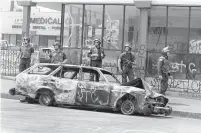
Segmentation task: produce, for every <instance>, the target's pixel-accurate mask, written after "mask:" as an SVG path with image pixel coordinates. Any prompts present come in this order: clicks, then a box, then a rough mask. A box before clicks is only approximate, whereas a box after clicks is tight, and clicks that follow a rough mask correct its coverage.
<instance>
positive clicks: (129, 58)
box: [118, 43, 135, 83]
mask: <svg viewBox="0 0 201 133" xmlns="http://www.w3.org/2000/svg"><path fill="white" fill-rule="evenodd" d="M131 49H132V47H131V46H130V44H129V43H127V44H126V45H125V51H124V52H123V53H122V54H121V55H120V57H119V59H118V69H119V72H120V73H122V83H126V82H127V77H128V78H129V81H132V80H134V73H133V64H135V56H134V54H133V53H132V52H131Z"/></svg>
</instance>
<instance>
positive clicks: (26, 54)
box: [17, 37, 34, 72]
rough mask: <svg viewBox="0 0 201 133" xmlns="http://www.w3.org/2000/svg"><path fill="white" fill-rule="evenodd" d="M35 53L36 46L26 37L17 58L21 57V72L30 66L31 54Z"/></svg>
mask: <svg viewBox="0 0 201 133" xmlns="http://www.w3.org/2000/svg"><path fill="white" fill-rule="evenodd" d="M33 53H34V48H33V47H32V46H31V45H30V38H29V37H24V38H23V43H22V46H21V47H20V52H19V54H18V56H17V59H18V58H20V64H19V72H22V71H24V70H26V69H27V68H29V67H30V64H31V56H32V54H33Z"/></svg>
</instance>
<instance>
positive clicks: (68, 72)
mask: <svg viewBox="0 0 201 133" xmlns="http://www.w3.org/2000/svg"><path fill="white" fill-rule="evenodd" d="M78 74H79V68H75V67H66V66H64V67H63V68H62V69H60V70H59V71H58V72H57V73H55V74H54V76H56V77H60V78H66V79H78Z"/></svg>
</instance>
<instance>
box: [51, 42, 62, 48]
mask: <svg viewBox="0 0 201 133" xmlns="http://www.w3.org/2000/svg"><path fill="white" fill-rule="evenodd" d="M56 45H57V46H59V47H60V48H61V44H60V43H59V42H55V43H54V44H53V46H56Z"/></svg>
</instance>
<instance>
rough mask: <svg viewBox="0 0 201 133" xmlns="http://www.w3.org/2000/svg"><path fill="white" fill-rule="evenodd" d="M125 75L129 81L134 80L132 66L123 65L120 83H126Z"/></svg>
mask: <svg viewBox="0 0 201 133" xmlns="http://www.w3.org/2000/svg"><path fill="white" fill-rule="evenodd" d="M127 77H128V79H129V81H132V80H134V73H133V68H132V67H131V68H130V67H128V66H123V67H122V84H124V83H127Z"/></svg>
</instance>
